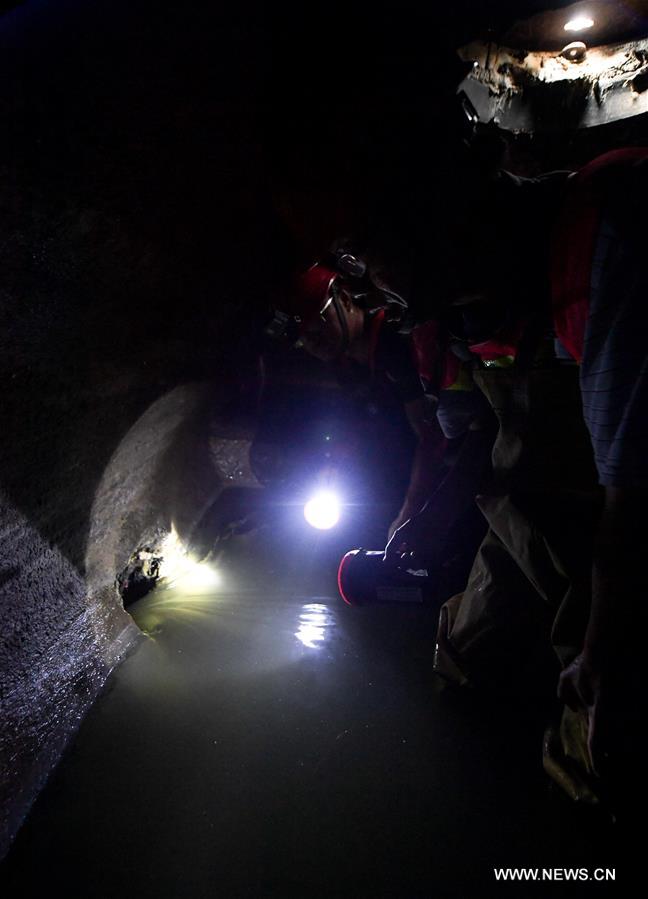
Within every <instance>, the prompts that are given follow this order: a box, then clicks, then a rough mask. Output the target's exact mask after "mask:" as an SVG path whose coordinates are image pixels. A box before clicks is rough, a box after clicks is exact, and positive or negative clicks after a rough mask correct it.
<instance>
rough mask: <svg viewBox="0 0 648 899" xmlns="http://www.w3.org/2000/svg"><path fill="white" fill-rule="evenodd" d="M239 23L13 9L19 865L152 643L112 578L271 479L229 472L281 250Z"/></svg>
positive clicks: (1, 609)
mask: <svg viewBox="0 0 648 899" xmlns="http://www.w3.org/2000/svg"><path fill="white" fill-rule="evenodd" d="M196 15H198V14H196ZM198 18H199V16H198ZM239 24H240V23H238V22H237V18H236V13H231V14H230V19H228V18H227V15H226V14H223V15H222V16H221V23H220V28H221V32H222V33H221V39H222V40H223V41H224V42H225V43H227V42H228V41H229V42H230V49H229V51H228V52H227V53H225V54H224V55H225V59H224V60H223V59H222V58H221V59H220V61H218V60H217V61H214V60H213V58H212V57H211V55H209V54H207V50H208V46H207V41H206V40H203V41H202V43H201V38H200V32H201V23H200V22H199V21H197V20H196V18H195V17H194V18H192V20H191V22H190V23H188V21H187V19H185V18H184V17H183V15H182V14H181V13H180V12H179V11H177V10H176V11H175V12H174V13H170V14H169V17H168V19H167V20H166V21H165V23H164V26H162V25H161V24H160V23H159V21H158V20H156V19H152V18H151V16H150V4H148V5H147V4H145V3H144V4H137V3H135V4H131V3H129V4H126V3H121V4H120V3H104V2H95V3H93V4H84V3H80V2H72V0H69V2H62V3H59V4H48V3H44V2H31V3H26V4H24V5H23V6H21V7H18V8H17V9H15V10H13V11H10V12H8V13H6V14H5V15H4V16H2V18H0V58H1V59H2V63H1V66H2V71H1V72H0V76H1V77H0V118H1V122H2V130H3V134H4V138H3V141H2V144H1V145H0V214H1V220H0V235H1V241H0V271H1V273H2V275H1V278H0V322H1V337H0V341H1V343H0V383H1V385H2V389H1V396H2V399H1V403H0V435H1V440H0V616H1V621H2V625H1V634H0V690H1V693H0V702H1V708H0V717H1V721H2V726H1V727H0V857H2V855H3V854H4V853H5V852H6V850H7V848H8V846H9V844H10V841H11V839H12V837H13V835H14V834H15V832H16V830H17V828H18V827H19V825H20V823H21V821H22V819H23V818H24V816H25V814H26V813H27V811H28V810H29V807H30V805H31V803H32V802H33V800H34V798H35V796H36V795H37V793H38V791H39V789H40V788H41V787H42V785H43V783H44V781H45V779H46V777H47V774H48V772H49V771H50V770H51V768H52V766H53V765H54V764H55V763H56V761H57V760H58V758H59V757H60V755H61V752H62V751H63V749H64V747H65V745H66V744H67V742H68V741H69V739H70V737H71V735H72V734H73V733H74V731H75V730H76V729H77V727H78V726H79V722H80V720H81V718H82V716H83V714H84V713H85V712H86V711H87V709H88V708H89V706H90V704H91V703H92V701H93V700H94V699H95V698H96V696H97V695H98V693H99V691H100V690H101V688H102V686H103V684H104V682H105V680H106V678H107V675H108V673H109V672H110V670H111V668H112V667H114V665H115V664H116V663H117V662H118V661H119V659H120V658H122V657H123V655H124V653H125V652H127V651H128V649H129V647H131V646H133V645H134V644H135V643H136V641H137V640H138V639H141V635H140V634H139V631H138V629H137V628H136V627H135V625H134V624H133V622H132V619H131V618H130V616H129V615H128V614H127V613H126V612H125V611H124V609H123V607H122V604H121V601H120V598H119V595H118V592H117V589H116V586H115V577H116V575H117V574H118V573H119V572H120V571H121V570H122V569H123V567H124V566H125V564H126V563H127V561H128V559H129V556H130V554H131V553H132V552H133V550H134V549H136V548H137V547H139V546H141V545H142V543H144V542H146V541H147V540H148V539H150V538H151V536H152V535H156V534H157V535H159V534H161V533H164V532H167V531H168V530H169V528H170V527H171V526H172V525H174V526H175V528H176V530H177V531H178V533H179V536H180V537H181V539H183V540H184V541H185V543H187V544H188V545H199V547H200V549H201V550H204V548H205V546H206V545H207V544H208V541H209V534H208V533H207V534H205V533H202V534H201V532H200V522H201V520H202V519H203V516H204V513H205V511H206V510H207V509H208V508H209V506H210V504H211V503H213V501H214V499H215V498H216V497H217V496H218V494H219V493H220V491H221V490H222V489H223V487H224V485H226V484H231V483H234V482H237V483H246V484H248V483H251V482H252V481H251V479H250V477H251V476H249V473H248V472H247V470H244V466H243V467H240V466H236V465H235V466H234V468H231V467H230V469H228V468H227V465H228V464H229V465H230V466H231V464H232V460H233V459H234V460H235V461H236V459H242V458H244V457H245V447H246V439H247V436H248V433H247V431H246V429H245V427H243V428H241V427H240V426H238V425H236V423H234V424H233V423H232V422H233V419H232V414H231V406H232V404H233V402H234V403H236V401H237V399H238V398H239V388H240V385H241V383H242V382H245V378H246V372H249V371H253V370H254V361H255V351H254V347H253V346H251V345H249V343H248V342H247V341H245V340H239V338H242V337H244V336H245V335H244V334H242V333H241V325H240V321H241V319H242V315H241V312H242V310H244V311H245V321H246V324H247V325H248V326H249V327H252V326H253V322H254V315H255V310H256V309H257V308H259V307H260V305H261V303H262V302H263V301H264V300H265V296H264V292H263V289H262V288H263V285H264V283H265V280H266V279H267V278H268V277H272V272H273V258H274V257H275V256H276V245H277V244H278V245H279V246H281V240H280V237H277V234H276V226H275V224H274V220H273V217H272V210H271V208H270V204H269V202H268V201H266V200H265V199H264V193H263V185H260V184H259V180H258V174H256V175H255V173H256V172H258V165H257V161H256V154H257V152H258V150H257V142H256V140H255V136H254V134H251V133H250V131H249V128H248V122H250V121H252V120H253V119H254V115H253V113H252V112H251V108H252V107H253V106H254V104H255V102H256V99H255V95H254V91H253V89H252V88H253V85H254V79H253V78H251V77H250V76H249V74H248V73H244V72H243V71H242V69H243V68H244V67H245V66H249V65H251V63H250V61H249V59H248V58H247V57H245V56H244V55H242V54H240V56H241V59H240V60H239V61H237V59H236V58H235V57H236V54H237V53H239V51H240V49H241V48H240V46H237V44H236V39H235V37H236V33H237V28H238V27H239ZM248 38H249V35H246V40H247V39H248ZM171 41H172V42H173V47H174V55H173V56H172V57H169V46H170V42H171ZM201 54H202V55H201ZM170 58H173V59H174V60H175V61H176V62H177V63H178V68H177V69H175V70H173V69H172V70H170V69H169V66H168V63H169V59H170ZM190 60H193V64H191V63H190ZM214 66H215V67H216V72H214V71H212V69H213V67H214ZM219 67H226V68H227V75H228V78H227V80H224V78H223V77H222V76H223V71H219V70H218V69H219ZM208 75H209V76H210V78H211V80H209V79H208V78H207V76H208ZM219 76H220V77H219ZM213 83H215V84H216V85H217V88H218V89H217V94H218V96H217V97H214V96H213V95H212V94H211V93H210V91H211V88H210V87H209V85H210V84H213ZM207 121H208V125H209V130H208V133H206V132H205V128H204V127H203V126H204V124H205V122H207ZM214 134H217V135H218V140H217V141H215V142H214V141H213V136H214ZM255 166H256V168H255ZM264 202H265V206H264ZM255 302H256V306H255ZM239 471H240V472H241V473H240V474H239V473H238V472H239ZM116 751H118V748H117V747H116Z"/></svg>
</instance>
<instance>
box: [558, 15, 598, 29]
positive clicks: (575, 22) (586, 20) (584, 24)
mask: <svg viewBox="0 0 648 899" xmlns="http://www.w3.org/2000/svg"><path fill="white" fill-rule="evenodd" d="M593 25H594V19H590V17H589V16H574V18H573V19H570V20H569V22H567V23H566V24H565V31H587V29H588V28H591V27H592V26H593Z"/></svg>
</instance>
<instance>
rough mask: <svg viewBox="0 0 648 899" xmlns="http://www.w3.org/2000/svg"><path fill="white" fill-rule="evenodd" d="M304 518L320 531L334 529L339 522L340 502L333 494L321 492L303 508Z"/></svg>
mask: <svg viewBox="0 0 648 899" xmlns="http://www.w3.org/2000/svg"><path fill="white" fill-rule="evenodd" d="M304 518H305V519H306V521H307V522H308V523H309V524H310V525H311V527H314V528H317V529H318V530H320V531H327V530H329V528H333V527H335V525H336V524H337V523H338V521H339V520H340V502H339V500H338V498H337V496H335V494H334V493H329V492H326V491H322V492H321V493H318V494H317V495H316V496H314V497H313V498H312V499H311V500H309V501H308V502H307V503H306V505H305V506H304Z"/></svg>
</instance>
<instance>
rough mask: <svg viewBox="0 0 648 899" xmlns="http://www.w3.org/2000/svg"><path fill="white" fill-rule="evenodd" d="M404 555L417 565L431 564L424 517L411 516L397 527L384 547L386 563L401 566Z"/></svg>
mask: <svg viewBox="0 0 648 899" xmlns="http://www.w3.org/2000/svg"><path fill="white" fill-rule="evenodd" d="M390 530H391V528H390ZM404 555H409V556H411V557H412V558H413V559H414V558H415V559H416V561H417V563H418V564H426V563H431V556H432V552H431V548H430V539H429V534H427V533H426V528H425V517H424V516H423V515H421V514H419V515H413V516H412V517H411V518H408V519H407V521H405V522H403V524H401V525H400V526H399V527H397V528H396V529H395V530H394V531H393V533H392V534H391V536H390V538H389V540H388V543H387V546H386V547H385V557H384V558H385V561H386V562H393V563H394V564H396V563H399V564H402V558H403V556H404Z"/></svg>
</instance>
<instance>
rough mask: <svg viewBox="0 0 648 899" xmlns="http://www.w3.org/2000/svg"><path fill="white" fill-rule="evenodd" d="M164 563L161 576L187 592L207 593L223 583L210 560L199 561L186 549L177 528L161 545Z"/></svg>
mask: <svg viewBox="0 0 648 899" xmlns="http://www.w3.org/2000/svg"><path fill="white" fill-rule="evenodd" d="M160 553H161V555H162V563H161V565H160V578H162V579H164V581H165V582H166V584H167V585H168V586H172V587H179V588H180V589H181V590H183V591H186V592H187V593H194V594H195V593H207V592H209V591H210V590H213V589H214V588H215V587H219V586H220V585H221V583H222V579H221V576H220V574H219V572H218V571H216V569H215V568H213V567H212V566H211V565H210V564H209V563H208V562H199V561H197V560H196V559H194V558H192V557H191V555H190V554H189V553H188V552H187V551H186V549H185V548H184V546H183V545H182V542H181V541H180V539H179V537H178V535H177V534H176V532H175V528H171V533H170V534H168V535H167V537H165V539H164V541H163V543H162V546H161V547H160Z"/></svg>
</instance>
